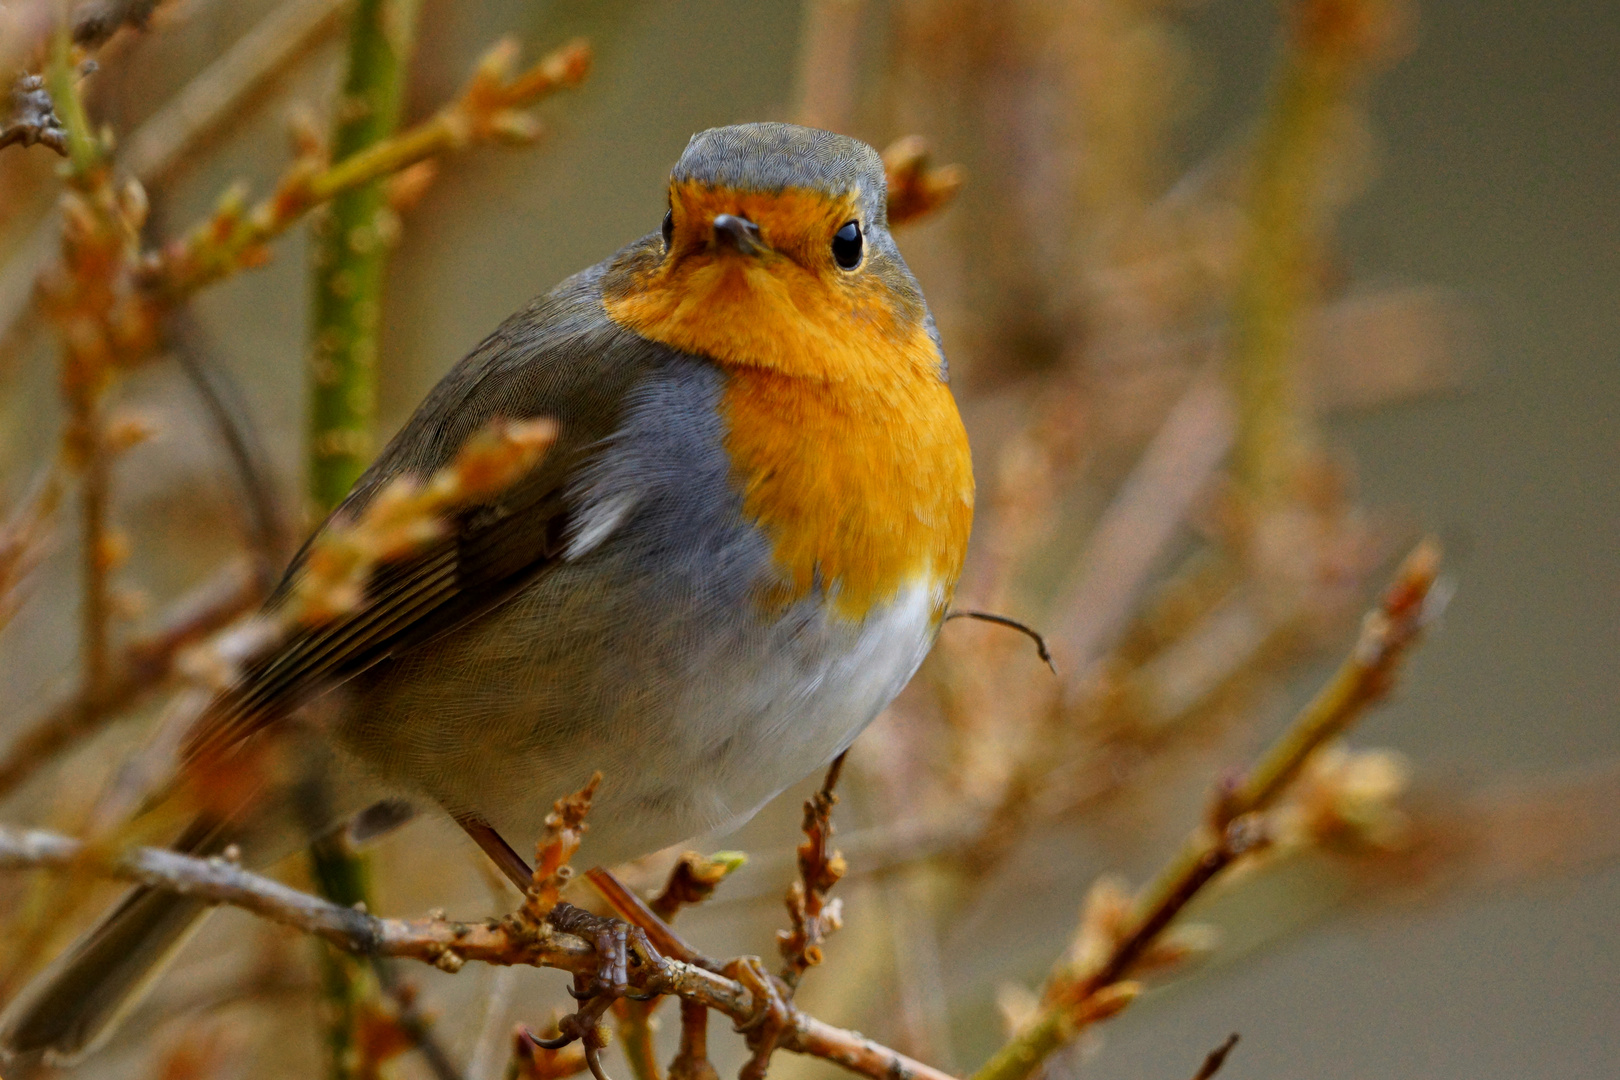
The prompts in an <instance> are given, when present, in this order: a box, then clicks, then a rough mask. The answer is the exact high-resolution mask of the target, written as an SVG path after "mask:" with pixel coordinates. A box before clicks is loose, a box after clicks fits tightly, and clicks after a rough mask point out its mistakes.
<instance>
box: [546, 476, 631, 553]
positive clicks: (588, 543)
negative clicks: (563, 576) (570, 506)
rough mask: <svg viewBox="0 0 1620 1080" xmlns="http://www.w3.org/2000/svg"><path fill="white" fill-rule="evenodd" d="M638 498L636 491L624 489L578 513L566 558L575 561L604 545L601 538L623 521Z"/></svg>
mask: <svg viewBox="0 0 1620 1080" xmlns="http://www.w3.org/2000/svg"><path fill="white" fill-rule="evenodd" d="M638 501H639V500H638V498H637V496H636V494H635V493H634V492H631V491H621V492H619V493H618V494H616V495H609V496H608V497H606V498H604V499H597V500H596V501H594V502H592V503H591V504H590V505H589V506H588V507H586V509H585V512H584V513H583V514H581V515H580V516H579V520H578V522H577V523H576V524H575V526H574V530H573V535H572V536H570V537H569V538H568V547H567V549H566V550H564V551H563V558H565V559H567V560H568V561H569V562H573V561H574V560H575V559H582V558H584V557H585V556H586V555H589V554H590V553H591V552H592V551H595V550H596V549H597V548H598V547H601V546H602V541H604V540H606V539H607V538H608V537H610V536H612V535H613V534H614V533H615V532H616V531H617V530H618V528H619V526H620V525H623V524H624V522H625V519H626V518H628V517H629V516H630V511H632V510H634V509H635V508H636V503H637V502H638Z"/></svg>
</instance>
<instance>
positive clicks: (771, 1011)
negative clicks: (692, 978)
mask: <svg viewBox="0 0 1620 1080" xmlns="http://www.w3.org/2000/svg"><path fill="white" fill-rule="evenodd" d="M720 973H721V974H722V975H725V976H726V977H727V978H730V979H736V980H737V981H738V982H740V983H742V984H743V986H744V987H746V988H747V990H748V992H749V993H750V994H752V995H753V997H754V1015H753V1016H750V1017H749V1018H748V1019H747V1020H744V1021H743V1022H742V1023H740V1024H738V1025H737V1026H736V1028H735V1030H736V1031H739V1032H742V1033H743V1035H744V1037H745V1038H746V1040H747V1042H748V1048H749V1049H750V1050H752V1051H753V1052H754V1056H753V1057H751V1058H749V1059H748V1063H747V1064H746V1065H744V1066H743V1067H742V1071H741V1072H739V1073H738V1074H737V1080H764V1078H765V1070H766V1069H767V1068H769V1067H770V1064H771V1054H772V1053H774V1052H775V1050H776V1044H777V1043H778V1042H779V1041H781V1038H782V1033H783V1032H784V1031H786V1030H787V1029H788V1028H789V1027H791V1026H792V1024H793V1011H792V1009H791V1008H790V1007H789V1006H788V1002H787V995H785V994H784V993H783V990H784V989H785V987H783V986H781V985H779V983H778V981H777V979H776V977H775V976H774V975H772V974H771V973H770V972H768V971H766V970H765V962H764V961H762V960H761V959H760V958H759V957H757V956H740V957H738V958H737V959H735V960H733V961H731V962H730V963H728V964H727V965H726V966H725V967H724V968H722V969H721V972H720Z"/></svg>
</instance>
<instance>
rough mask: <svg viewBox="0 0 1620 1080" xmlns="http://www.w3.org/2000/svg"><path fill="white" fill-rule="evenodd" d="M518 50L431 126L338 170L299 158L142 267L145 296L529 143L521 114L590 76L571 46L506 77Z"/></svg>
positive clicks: (203, 280) (161, 294)
mask: <svg viewBox="0 0 1620 1080" xmlns="http://www.w3.org/2000/svg"><path fill="white" fill-rule="evenodd" d="M516 55H517V45H516V43H515V42H512V41H510V40H504V41H501V42H500V43H498V44H496V45H495V46H494V47H493V48H492V49H490V50H489V51H488V52H487V53H485V54H484V56H483V58H482V59H481V60H480V61H479V63H478V66H477V68H476V70H475V71H474V74H473V77H472V79H471V81H470V82H469V83H468V85H467V88H466V89H465V90H464V91H463V92H462V95H461V97H459V98H458V99H457V100H456V101H455V102H453V103H451V104H450V105H448V106H446V107H445V108H444V109H443V110H441V111H440V112H439V113H438V114H437V115H435V116H434V117H432V118H431V119H428V120H425V121H423V122H422V123H420V124H417V125H416V126H414V127H411V128H408V129H406V130H405V131H403V132H400V133H399V134H398V135H396V136H393V137H392V138H389V139H385V140H383V141H381V142H378V143H376V144H374V145H372V146H370V147H368V148H366V149H365V150H362V151H360V152H358V153H355V154H353V155H351V156H349V157H348V158H346V159H344V160H343V161H340V162H337V163H336V164H332V165H328V166H324V167H323V166H321V165H320V164H319V163H318V162H316V161H314V160H311V159H310V158H308V157H306V158H305V159H304V160H302V161H299V162H298V163H296V164H295V165H294V166H293V167H292V168H291V169H290V170H289V171H288V172H287V173H286V174H285V175H283V177H282V179H281V181H280V183H279V184H278V185H277V189H276V192H275V194H273V195H271V196H270V197H269V198H268V199H265V200H264V201H263V202H261V203H259V204H258V205H257V206H255V207H253V208H252V209H248V208H246V207H245V206H243V205H242V203H241V201H239V200H237V199H234V198H227V199H226V200H224V201H223V202H222V204H221V206H220V208H219V209H218V210H217V211H216V212H215V214H214V216H213V217H212V218H211V219H210V220H208V221H207V222H205V223H203V224H202V225H200V226H199V227H197V228H196V229H194V230H193V231H192V232H191V234H190V235H189V236H188V237H187V238H186V239H184V240H180V241H177V242H175V243H173V244H171V245H169V246H168V247H167V248H165V249H164V250H163V251H162V252H161V253H159V254H157V255H156V256H153V257H151V258H149V259H148V260H147V262H146V265H145V267H144V268H143V280H144V283H145V285H146V286H147V288H148V290H149V291H150V292H151V293H152V295H153V296H154V297H155V298H158V299H159V300H161V301H162V302H166V303H173V302H175V301H177V300H179V299H180V298H182V297H184V296H186V295H189V294H190V293H192V292H195V291H196V290H197V289H199V288H201V287H203V286H204V285H208V284H210V283H212V282H214V281H217V280H219V279H220V278H223V277H226V276H228V275H230V274H232V273H235V272H236V271H237V270H240V269H243V268H245V267H250V266H256V265H259V264H260V263H262V262H264V260H265V259H266V258H267V257H268V252H267V251H266V250H265V244H267V243H268V242H269V241H270V240H273V239H274V238H275V237H277V236H279V235H280V234H281V233H283V232H285V231H286V230H287V229H288V228H290V227H291V226H292V225H293V224H294V223H295V222H297V221H298V220H299V219H300V218H301V217H302V216H303V215H304V214H305V213H307V212H308V211H309V210H311V209H313V208H314V207H316V206H318V205H320V204H321V203H323V202H325V201H327V200H328V199H332V198H335V197H336V196H338V195H340V194H342V193H343V192H345V191H351V190H354V189H355V188H359V187H362V186H364V185H366V184H369V183H371V182H372V181H373V180H376V179H378V178H380V177H383V176H387V175H389V174H390V173H395V172H398V171H400V170H401V169H404V168H406V167H407V166H410V165H413V164H415V163H416V162H418V161H423V160H426V159H427V158H430V157H434V156H436V155H439V154H444V153H448V152H450V151H453V150H460V149H463V148H465V147H467V146H469V145H471V144H472V143H475V142H487V141H490V140H494V139H507V140H514V141H532V140H533V139H534V138H536V137H538V135H539V134H540V129H539V127H538V125H537V124H536V122H535V121H534V120H533V119H532V118H531V117H529V116H528V115H527V114H525V113H523V112H521V111H520V110H522V109H523V108H525V107H527V106H529V105H532V104H534V103H535V102H536V101H538V100H540V99H541V98H542V97H545V96H547V95H548V94H551V93H554V92H555V91H557V90H561V89H565V88H568V87H573V86H577V85H579V83H580V82H581V80H583V79H584V77H585V75H586V73H587V71H588V70H589V68H590V49H589V47H588V46H587V45H585V43H584V42H581V41H576V42H572V43H570V44H568V45H565V46H563V47H562V48H560V49H558V50H556V51H555V52H552V53H551V54H549V55H548V56H546V57H545V58H543V59H542V60H541V61H540V62H539V63H537V64H535V65H534V66H533V67H531V68H529V69H527V70H526V71H523V72H520V73H518V74H516V75H513V74H512V70H511V69H512V62H513V60H514V59H515V58H516Z"/></svg>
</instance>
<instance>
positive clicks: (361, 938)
mask: <svg viewBox="0 0 1620 1080" xmlns="http://www.w3.org/2000/svg"><path fill="white" fill-rule="evenodd" d="M30 868H43V869H58V870H61V869H68V868H74V869H78V868H85V869H87V871H88V872H93V873H96V874H99V875H102V876H106V877H112V878H118V879H120V880H124V881H133V882H139V883H140V884H143V885H149V886H152V887H154V888H159V889H169V890H173V891H175V892H178V893H183V894H185V895H187V896H192V897H196V898H197V899H200V900H204V901H207V902H209V903H212V904H226V905H230V906H232V907H239V908H242V909H243V910H246V911H250V912H252V913H254V914H255V915H258V916H260V917H261V918H265V919H268V920H270V921H272V922H276V923H280V924H281V925H283V926H290V927H292V928H294V929H297V930H301V931H303V932H305V933H308V934H312V935H314V936H316V937H319V938H321V939H322V940H324V941H328V942H330V943H331V944H333V945H335V946H337V947H338V948H340V949H344V950H346V951H348V952H352V953H355V954H356V955H360V956H392V957H400V958H403V959H410V960H419V961H422V962H424V963H429V964H433V965H434V966H435V967H437V968H439V969H440V970H442V971H451V972H454V971H458V970H460V969H461V967H462V966H463V965H464V964H465V963H466V962H467V961H469V960H476V961H481V962H483V963H488V964H500V965H526V966H530V967H548V968H556V969H558V970H560V971H568V972H575V973H582V974H589V973H591V972H594V971H595V970H596V967H597V958H596V953H595V951H594V950H593V949H592V947H591V946H590V945H588V944H587V943H586V942H584V941H581V940H580V939H579V938H576V937H574V936H572V935H570V934H564V933H560V932H558V931H556V930H554V929H552V928H551V927H550V926H548V925H546V924H545V923H540V924H538V925H537V924H534V923H532V922H530V921H529V920H528V919H526V918H524V917H523V916H522V915H521V914H518V915H508V916H506V917H504V918H501V919H488V920H484V921H482V922H472V923H464V922H456V921H453V920H450V919H446V918H443V917H440V916H433V917H429V918H425V919H386V918H379V917H377V916H375V915H371V914H368V913H366V912H363V911H356V910H355V909H353V908H348V907H343V906H341V905H339V904H334V903H331V902H330V901H327V900H322V899H321V898H319V897H317V896H312V895H310V894H308V893H303V892H299V891H298V890H297V889H292V888H289V887H288V886H286V885H283V884H281V883H280V882H278V881H274V880H272V879H270V878H267V877H264V876H262V875H259V874H254V873H252V872H250V871H247V870H244V869H242V867H241V866H239V865H238V864H236V863H234V862H231V861H229V860H227V859H225V858H223V857H215V858H210V859H199V858H193V857H191V856H188V855H180V854H177V853H175V852H172V851H165V850H162V849H159V848H134V849H131V850H128V851H125V852H123V853H122V854H119V855H115V856H112V857H111V858H108V859H106V860H101V861H96V860H93V859H92V858H91V856H90V853H89V852H88V851H87V849H86V845H85V844H84V843H83V842H81V841H79V840H74V839H72V838H71V837H66V836H62V835H60V834H58V833H52V832H46V831H44V830H38V829H15V828H11V827H8V826H0V870H22V869H30ZM631 981H632V983H633V985H634V986H635V987H636V988H637V989H638V990H641V991H643V992H647V993H657V994H670V995H673V996H677V997H680V998H683V999H685V1000H687V1001H692V1002H694V1003H696V1004H698V1005H701V1006H703V1007H704V1008H707V1009H714V1010H717V1011H719V1012H722V1013H724V1014H726V1015H727V1016H729V1017H731V1018H732V1020H734V1021H736V1022H739V1023H740V1022H743V1021H746V1020H748V1019H750V1018H751V1017H753V1016H754V1015H755V1014H756V1012H757V1011H758V1004H757V1003H756V1000H755V998H754V995H753V994H752V993H751V992H750V991H749V990H748V989H747V988H746V987H745V986H744V985H743V984H742V983H740V982H738V981H736V980H734V979H729V978H726V977H725V976H722V975H717V974H715V973H714V972H712V971H705V970H703V969H702V968H698V967H694V966H692V965H690V964H685V963H681V962H680V961H677V960H670V959H667V958H662V957H659V958H657V961H656V963H653V964H649V965H646V966H644V967H638V968H634V969H632V976H631ZM788 1008H789V1024H788V1027H787V1028H786V1030H785V1031H784V1032H783V1034H782V1037H781V1040H780V1041H779V1042H778V1043H777V1048H778V1049H783V1050H789V1051H792V1052H795V1053H800V1054H807V1055H810V1056H812V1057H819V1058H824V1059H826V1060H828V1061H831V1062H834V1063H835V1064H838V1065H841V1066H843V1067H844V1068H845V1069H848V1070H849V1071H851V1072H854V1073H858V1074H860V1075H862V1076H867V1077H870V1078H871V1080H896V1078H905V1080H952V1078H951V1077H950V1076H949V1075H948V1074H946V1073H943V1072H940V1071H939V1070H938V1069H934V1068H932V1067H930V1066H928V1065H925V1064H923V1063H922V1062H920V1061H915V1060H913V1059H911V1058H908V1057H906V1056H905V1055H904V1054H901V1053H898V1052H896V1051H894V1050H891V1049H889V1048H888V1047H886V1046H882V1045H880V1044H878V1043H876V1042H873V1041H872V1040H871V1039H868V1038H866V1037H864V1036H862V1035H861V1034H859V1033H858V1032H853V1031H846V1030H844V1029H842V1028H838V1027H834V1026H833V1025H831V1024H826V1023H823V1022H822V1021H820V1020H817V1019H815V1018H814V1017H811V1016H807V1015H805V1014H804V1013H802V1012H800V1011H798V1010H797V1009H794V1008H792V1006H791V1005H790V1006H789V1007H788Z"/></svg>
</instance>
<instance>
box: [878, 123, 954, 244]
mask: <svg viewBox="0 0 1620 1080" xmlns="http://www.w3.org/2000/svg"><path fill="white" fill-rule="evenodd" d="M883 171H884V172H885V173H886V174H887V175H888V182H889V228H891V229H897V228H900V227H901V226H904V225H910V224H912V223H914V222H917V221H921V220H922V219H923V218H925V217H928V216H929V215H931V214H935V213H937V212H939V211H940V210H943V209H944V208H945V207H946V206H947V205H948V204H949V203H950V202H951V200H952V199H954V198H956V193H957V192H958V191H961V190H962V181H963V173H962V166H960V165H939V166H936V165H934V164H933V163H932V162H931V161H930V160H929V156H928V143H927V142H925V141H924V140H923V139H922V137H921V136H918V135H908V136H907V137H905V138H903V139H899V140H897V141H895V142H893V143H891V144H889V148H888V149H887V150H884V151H883Z"/></svg>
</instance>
